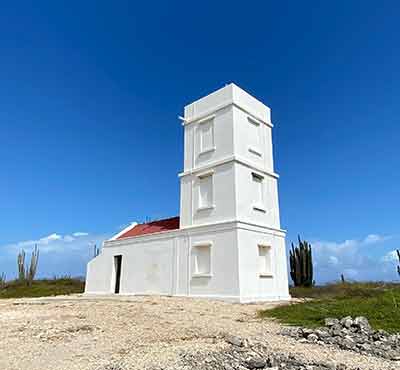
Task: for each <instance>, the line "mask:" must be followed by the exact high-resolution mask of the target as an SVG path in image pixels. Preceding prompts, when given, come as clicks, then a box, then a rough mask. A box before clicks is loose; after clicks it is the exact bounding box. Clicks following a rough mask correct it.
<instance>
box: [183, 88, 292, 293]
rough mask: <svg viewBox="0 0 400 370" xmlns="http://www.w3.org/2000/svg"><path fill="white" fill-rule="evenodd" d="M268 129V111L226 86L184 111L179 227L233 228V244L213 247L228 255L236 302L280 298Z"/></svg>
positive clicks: (281, 265) (284, 285) (283, 278)
mask: <svg viewBox="0 0 400 370" xmlns="http://www.w3.org/2000/svg"><path fill="white" fill-rule="evenodd" d="M272 127H273V125H272V123H271V111H270V109H269V108H268V107H267V106H266V105H264V104H262V103H261V102H259V101H258V100H256V99H255V98H253V97H252V96H250V95H249V94H248V93H246V92H245V91H243V90H242V89H240V88H239V87H237V86H236V85H234V84H229V85H227V86H225V87H224V88H222V89H220V90H218V91H216V92H214V93H212V94H210V95H208V96H206V97H204V98H202V99H200V100H197V101H195V102H194V103H192V104H190V105H187V106H186V107H185V112H184V130H185V133H184V138H185V141H184V142H185V144H184V145H185V150H184V153H185V154H184V156H185V157H184V171H183V173H181V174H180V178H181V211H180V227H181V228H192V227H196V226H200V225H209V226H213V225H218V224H231V225H232V226H233V229H234V230H235V234H236V235H235V239H236V240H235V243H231V242H229V241H226V242H225V243H224V242H222V243H219V244H218V245H217V244H216V245H215V246H214V248H213V249H217V248H218V249H221V251H222V253H221V254H223V255H225V257H226V258H227V260H226V261H228V260H229V259H231V258H232V256H235V261H233V263H234V264H235V265H237V269H238V270H237V275H238V276H237V277H236V276H235V278H237V280H238V282H239V287H238V288H239V291H240V293H239V295H240V298H241V300H242V301H249V300H258V299H266V298H270V299H286V298H288V280H287V268H286V251H285V232H284V231H283V230H281V229H280V221H279V203H278V189H277V181H278V177H279V176H278V175H277V174H276V173H275V172H274V165H273V153H272ZM210 233H211V230H210ZM217 253H218V252H217V251H214V254H217ZM218 254H219V253H218ZM220 264H221V265H220V266H219V267H218V268H219V269H221V270H222V269H223V268H224V265H225V263H224V259H223V257H222V256H221V260H220ZM215 268H217V266H215V267H214V269H215ZM230 272H231V273H233V271H230ZM232 278H233V275H232Z"/></svg>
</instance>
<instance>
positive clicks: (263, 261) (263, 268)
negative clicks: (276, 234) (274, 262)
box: [258, 244, 272, 276]
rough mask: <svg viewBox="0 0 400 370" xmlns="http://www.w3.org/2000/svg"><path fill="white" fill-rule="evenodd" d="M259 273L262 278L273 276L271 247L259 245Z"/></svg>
mask: <svg viewBox="0 0 400 370" xmlns="http://www.w3.org/2000/svg"><path fill="white" fill-rule="evenodd" d="M258 273H259V275H260V276H271V275H272V269H271V247H270V246H269V245H262V244H259V245H258Z"/></svg>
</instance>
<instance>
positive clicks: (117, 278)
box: [114, 255, 122, 294]
mask: <svg viewBox="0 0 400 370" xmlns="http://www.w3.org/2000/svg"><path fill="white" fill-rule="evenodd" d="M121 266H122V256H121V255H118V256H114V268H115V289H114V293H115V294H118V293H119V290H120V286H121Z"/></svg>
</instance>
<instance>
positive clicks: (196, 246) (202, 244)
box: [191, 241, 213, 278]
mask: <svg viewBox="0 0 400 370" xmlns="http://www.w3.org/2000/svg"><path fill="white" fill-rule="evenodd" d="M212 246H213V243H212V242H211V241H204V242H197V243H194V244H193V245H192V248H191V252H192V253H191V255H192V256H193V258H196V257H198V256H196V254H194V253H193V252H194V251H195V250H196V249H199V248H208V251H209V267H208V272H199V271H194V268H193V269H192V271H191V276H192V278H211V277H212V276H213V268H212V266H213V259H212ZM193 265H196V261H195V260H193V264H191V266H193Z"/></svg>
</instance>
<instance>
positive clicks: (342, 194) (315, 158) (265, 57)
mask: <svg viewBox="0 0 400 370" xmlns="http://www.w3.org/2000/svg"><path fill="white" fill-rule="evenodd" d="M399 18H400V4H399V3H398V2H397V1H382V2H379V3H377V2H373V1H335V2H311V1H305V2H295V1H280V2H265V1H264V2H261V1H260V2H247V3H245V4H240V6H239V4H237V5H235V4H234V3H232V2H224V1H219V2H209V1H203V2H202V3H201V4H196V6H195V5H194V4H189V3H186V4H184V5H183V4H182V3H181V2H174V1H170V2H141V3H140V4H139V3H137V2H128V1H127V2H122V1H116V2H113V3H110V2H102V1H95V2H94V1H93V2H90V1H86V2H83V3H82V2H73V1H68V2H62V1H58V2H46V1H42V2H35V3H31V2H13V3H9V4H3V5H2V11H1V13H0V168H1V171H0V184H1V190H0V218H1V223H0V271H5V272H6V273H7V275H8V276H9V277H10V278H11V277H12V276H13V275H14V274H15V266H14V265H15V261H14V260H15V253H16V250H18V249H19V248H20V247H24V248H26V249H28V250H29V248H30V247H31V246H32V245H33V244H34V243H35V242H37V243H39V245H40V247H41V250H42V257H41V265H40V272H41V274H42V275H52V274H63V273H70V274H72V275H77V274H83V273H84V268H85V263H86V261H87V260H88V258H89V247H88V245H89V244H91V243H93V242H97V243H99V242H100V241H101V240H103V239H104V238H106V237H108V236H109V235H111V234H113V233H115V232H116V231H118V230H119V229H120V228H121V227H122V226H123V225H126V224H127V223H128V222H130V221H143V220H145V219H146V217H151V218H160V217H164V216H171V215H176V214H178V213H179V183H178V178H177V173H178V172H179V171H181V169H182V165H183V163H182V162H183V158H182V151H183V137H182V127H181V125H180V122H179V121H178V119H177V116H178V115H180V114H181V113H182V109H183V106H184V105H185V104H187V103H189V102H191V101H193V100H195V99H197V98H199V97H201V96H203V95H205V94H207V93H209V92H211V91H213V90H215V89H217V88H220V87H222V86H224V85H225V84H226V83H229V82H235V83H236V84H238V85H239V86H241V87H242V88H244V89H245V90H247V91H248V92H250V93H251V94H253V95H254V96H256V97H257V98H259V99H260V100H262V101H263V102H265V103H266V104H267V105H268V106H270V107H271V109H272V119H273V122H274V124H275V128H274V146H275V147H274V152H275V167H276V171H277V172H278V173H279V174H280V175H281V179H280V188H279V190H280V205H281V223H282V226H283V227H284V228H286V229H287V230H288V242H290V241H291V240H295V239H296V235H297V234H298V233H300V234H301V235H302V236H303V237H304V238H307V239H308V240H310V241H312V242H313V244H314V254H315V257H316V270H317V271H316V272H317V281H320V282H322V281H326V280H330V279H336V278H338V277H339V275H340V273H341V272H345V275H347V276H349V277H352V278H354V279H389V280H392V279H395V278H397V277H396V274H395V270H394V261H393V260H392V259H391V256H392V255H391V252H392V251H393V250H394V249H396V248H399V247H400V230H399V225H400V224H399V206H400V194H399V183H400V171H398V168H399V159H400V146H399V144H398V143H399V139H400V125H399V97H400V68H399V67H398V66H399V65H400V48H399V47H398V40H399V39H400V26H399V22H398V20H399ZM154 177H157V180H158V181H157V182H158V183H159V186H157V187H156V186H153V185H152V184H153V181H152V180H153V179H154Z"/></svg>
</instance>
